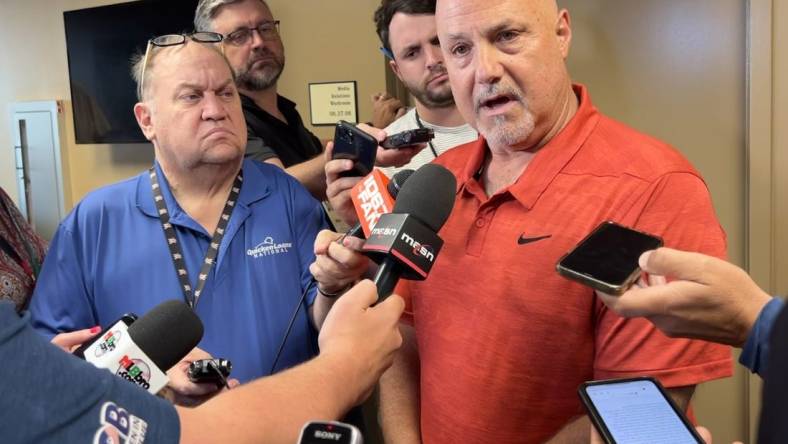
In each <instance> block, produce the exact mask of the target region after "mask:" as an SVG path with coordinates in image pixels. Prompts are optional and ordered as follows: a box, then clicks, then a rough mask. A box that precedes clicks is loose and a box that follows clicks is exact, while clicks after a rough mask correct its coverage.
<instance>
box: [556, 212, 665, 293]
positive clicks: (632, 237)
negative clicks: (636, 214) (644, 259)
mask: <svg viewBox="0 0 788 444" xmlns="http://www.w3.org/2000/svg"><path fill="white" fill-rule="evenodd" d="M661 246H662V239H661V238H659V237H657V236H654V235H651V234H648V233H643V232H641V231H637V230H633V229H632V228H628V227H625V226H623V225H619V224H617V223H615V222H612V221H606V222H602V224H600V225H599V226H598V227H597V228H596V229H594V231H592V232H591V234H589V235H588V236H586V238H585V239H583V240H582V241H580V243H579V244H577V246H575V248H574V249H573V250H572V251H570V252H569V253H567V254H566V255H564V256H563V257H562V258H561V259H560V260H559V261H558V263H557V264H556V270H557V271H558V273H559V274H560V275H562V276H564V277H566V278H568V279H572V280H574V281H577V282H580V283H581V284H584V285H587V286H589V287H591V288H594V289H596V290H599V291H601V292H603V293H608V294H613V295H620V294H622V293H623V292H625V291H626V290H627V289H628V288H629V286H630V285H632V284H633V283H634V282H635V281H636V280H637V279H638V278H639V277H640V266H639V265H638V259H639V258H640V255H641V254H643V253H644V252H646V251H648V250H653V249H655V248H659V247H661Z"/></svg>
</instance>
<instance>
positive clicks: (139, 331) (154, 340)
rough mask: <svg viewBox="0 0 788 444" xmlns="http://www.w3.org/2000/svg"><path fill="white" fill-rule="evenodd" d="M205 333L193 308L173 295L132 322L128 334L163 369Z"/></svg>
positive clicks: (179, 358) (179, 357) (184, 353)
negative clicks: (172, 297) (171, 298)
mask: <svg viewBox="0 0 788 444" xmlns="http://www.w3.org/2000/svg"><path fill="white" fill-rule="evenodd" d="M202 334H203V326H202V321H200V318H199V317H197V315H196V314H194V310H192V309H191V308H189V306H188V305H186V304H185V303H184V302H183V301H178V300H174V299H173V300H169V301H164V302H162V303H161V304H159V305H157V306H155V307H153V309H152V310H151V311H149V312H148V313H146V314H145V315H144V316H143V317H141V318H139V319H138V320H137V321H135V322H134V323H133V324H131V325H130V326H129V337H130V338H131V339H132V340H133V341H134V343H135V344H137V347H139V348H140V350H142V351H143V352H144V353H145V354H146V355H148V357H149V358H150V359H151V360H152V361H153V363H154V364H155V365H156V367H158V368H159V369H160V370H162V371H167V370H168V369H169V368H170V367H172V366H173V365H175V364H177V363H178V362H179V361H180V360H181V359H183V357H184V356H186V355H187V354H188V353H189V352H190V351H191V350H192V349H193V348H194V347H196V346H197V344H198V343H199V342H200V340H201V339H202Z"/></svg>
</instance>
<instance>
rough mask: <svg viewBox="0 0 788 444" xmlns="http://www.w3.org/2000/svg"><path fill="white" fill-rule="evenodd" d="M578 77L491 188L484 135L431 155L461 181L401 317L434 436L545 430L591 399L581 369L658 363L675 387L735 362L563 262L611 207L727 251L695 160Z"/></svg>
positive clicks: (640, 370) (524, 439)
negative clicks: (501, 181)
mask: <svg viewBox="0 0 788 444" xmlns="http://www.w3.org/2000/svg"><path fill="white" fill-rule="evenodd" d="M575 92H576V94H577V96H578V97H579V99H580V108H579V110H578V112H577V114H576V115H575V116H574V117H573V118H572V120H571V122H570V123H569V124H568V125H567V127H566V128H564V130H563V131H561V132H560V133H559V134H558V135H557V136H556V137H554V138H553V139H552V140H551V141H550V142H549V143H548V144H547V145H545V146H544V147H543V148H542V149H541V150H539V152H538V153H537V154H536V156H535V157H534V158H533V160H532V161H531V163H530V164H529V165H528V167H527V169H526V170H525V172H524V173H523V175H522V176H521V177H520V178H519V179H518V180H517V182H515V183H514V184H513V185H511V186H510V187H508V188H507V189H504V190H502V191H500V192H498V193H497V194H495V195H494V196H492V197H489V198H488V197H487V196H486V195H485V193H484V189H483V187H482V185H481V184H480V183H479V181H478V180H477V179H476V178H475V177H474V176H475V174H476V173H477V171H479V169H480V167H481V165H482V161H483V159H484V157H485V155H487V153H488V149H487V145H486V143H485V141H484V140H483V139H481V138H480V139H479V140H478V141H477V142H473V143H470V144H467V145H463V146H460V147H457V148H455V149H452V150H449V151H448V152H447V153H445V154H444V155H442V156H440V157H439V158H438V159H437V160H436V161H435V162H436V163H439V164H442V165H444V166H446V167H447V168H449V169H450V170H451V171H452V172H453V173H454V174H455V176H456V177H457V179H458V190H457V197H456V201H455V206H454V211H453V212H452V214H451V216H450V217H449V220H448V221H447V223H446V225H445V226H444V228H443V229H442V230H441V233H440V234H441V236H442V238H443V239H444V241H445V245H444V247H443V250H442V251H441V252H440V255H439V256H438V258H437V262H436V264H435V266H434V268H433V269H432V272H431V273H430V276H429V277H428V278H427V280H426V281H424V282H418V283H411V284H410V288H409V289H408V290H409V292H410V295H409V297H408V305H409V311H408V314H406V317H405V320H406V321H410V322H413V324H414V326H415V329H416V335H417V341H418V347H419V355H420V359H421V365H420V366H421V381H420V387H421V392H420V399H421V432H422V437H423V440H424V442H425V443H427V444H431V443H452V442H453V443H528V442H542V441H544V440H546V439H548V438H550V437H551V436H552V435H554V434H555V433H556V432H558V431H559V430H560V429H561V428H563V426H565V425H566V424H567V423H569V422H570V421H571V420H572V419H573V418H574V417H576V416H577V415H580V414H583V413H584V410H583V408H582V406H581V404H580V401H579V399H578V396H577V387H578V386H579V385H580V384H581V383H582V382H584V381H587V380H592V379H601V378H620V377H625V376H632V375H652V376H655V377H657V378H658V379H659V380H660V381H661V382H662V383H663V384H664V385H665V386H666V387H678V386H686V385H694V384H698V383H701V382H703V381H708V380H711V379H716V378H722V377H726V376H730V375H731V374H732V362H731V351H730V349H729V347H724V346H720V345H714V344H711V343H708V342H703V341H692V340H684V339H669V338H667V337H665V336H664V335H663V334H662V333H660V332H659V331H658V330H656V329H655V328H654V326H653V325H652V324H651V323H649V322H648V321H647V320H645V319H632V320H624V319H622V318H620V317H618V316H617V315H616V314H615V313H613V312H611V311H609V310H608V309H607V308H606V307H605V305H604V304H602V302H601V301H599V300H598V299H597V298H596V297H595V295H594V292H593V291H592V290H590V289H589V288H587V287H584V286H582V285H580V284H577V283H574V282H571V281H569V280H567V279H564V278H563V277H561V276H559V275H558V274H557V273H556V271H555V264H556V262H557V261H558V259H559V258H560V257H561V256H562V255H563V254H564V253H566V252H567V251H569V250H570V249H571V248H572V247H573V246H574V245H575V244H576V243H577V242H578V241H580V240H581V239H582V238H583V237H585V236H586V235H587V234H588V233H589V232H590V231H591V230H592V229H593V228H595V227H596V226H597V225H598V224H599V223H600V222H602V221H604V220H608V219H609V220H614V221H617V222H619V223H622V224H624V225H627V226H632V227H635V228H637V229H640V230H642V231H646V232H649V233H653V234H657V235H659V236H661V237H662V238H663V239H664V241H665V245H666V246H669V247H673V248H678V249H682V250H690V251H699V252H703V253H706V254H710V255H713V256H718V257H724V256H725V248H726V246H725V233H724V232H723V230H722V228H721V227H720V225H719V222H718V221H717V218H716V216H715V214H714V208H713V207H712V202H711V198H710V196H709V192H708V189H707V187H706V185H705V183H704V182H703V179H702V178H701V176H700V175H699V174H698V172H697V171H695V169H694V168H693V167H692V166H691V165H690V164H689V162H688V161H687V160H686V159H684V157H683V156H682V155H681V154H679V153H678V152H677V151H676V150H674V149H673V148H671V147H669V146H668V145H666V144H664V143H662V142H660V141H658V140H655V139H653V138H651V137H648V136H645V135H643V134H640V133H638V132H636V131H634V130H633V129H631V128H628V127H626V126H624V125H622V124H621V123H619V122H616V121H614V120H612V119H609V118H607V117H605V116H603V115H601V114H600V113H599V112H598V111H597V110H596V108H594V106H593V105H592V104H591V100H590V98H589V97H588V95H587V93H586V90H585V88H583V87H582V86H575ZM521 238H523V239H525V240H526V242H523V241H522V240H520V239H521ZM539 238H541V239H539ZM536 239H538V240H536ZM518 240H520V241H519V242H518ZM529 240H530V241H529Z"/></svg>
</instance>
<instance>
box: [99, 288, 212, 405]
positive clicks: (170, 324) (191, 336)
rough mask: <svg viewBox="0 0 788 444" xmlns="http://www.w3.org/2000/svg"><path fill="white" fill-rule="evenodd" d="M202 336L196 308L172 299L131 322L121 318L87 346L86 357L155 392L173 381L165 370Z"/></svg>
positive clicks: (193, 346)
mask: <svg viewBox="0 0 788 444" xmlns="http://www.w3.org/2000/svg"><path fill="white" fill-rule="evenodd" d="M124 318H125V317H124ZM202 335H203V326H202V321H200V318H198V317H197V315H196V314H194V311H192V309H190V308H189V307H188V306H187V305H186V304H185V303H183V302H182V301H176V300H169V301H165V302H162V303H161V304H159V305H157V306H156V307H154V308H153V309H152V310H151V311H149V312H148V313H147V314H145V316H143V317H142V318H140V319H138V320H136V321H133V323H131V324H130V325H129V324H127V321H126V320H124V319H121V320H120V321H118V322H116V323H115V324H113V325H111V326H110V327H108V328H107V329H106V330H105V331H104V332H103V333H102V334H101V335H100V336H99V338H98V340H96V341H94V342H93V343H91V344H90V345H89V346H87V347H86V348H85V349H84V359H85V360H86V361H88V362H90V363H92V364H93V365H95V366H96V367H99V368H105V369H107V370H109V371H111V372H112V373H114V374H116V375H117V376H120V377H122V378H124V379H126V380H128V381H130V382H132V383H134V384H136V385H138V386H140V387H141V388H143V389H145V390H147V391H148V392H150V393H153V394H155V393H158V392H159V390H161V389H162V388H164V387H165V386H166V385H167V383H168V382H169V379H168V377H167V375H166V374H165V371H166V370H167V369H169V368H171V367H173V366H174V365H175V364H176V363H178V361H180V360H181V358H183V357H184V356H186V355H187V353H189V352H190V351H191V350H192V349H194V348H195V347H196V346H197V344H198V343H199V342H200V340H201V339H202Z"/></svg>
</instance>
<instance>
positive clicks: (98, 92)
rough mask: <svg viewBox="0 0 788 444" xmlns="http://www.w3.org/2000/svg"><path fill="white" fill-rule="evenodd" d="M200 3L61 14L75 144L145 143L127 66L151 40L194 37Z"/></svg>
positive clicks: (158, 0)
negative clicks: (164, 36)
mask: <svg viewBox="0 0 788 444" xmlns="http://www.w3.org/2000/svg"><path fill="white" fill-rule="evenodd" d="M197 1H198V0H141V1H135V2H129V3H120V4H116V5H109V6H101V7H97V8H88V9H80V10H76V11H66V12H64V13H63V21H64V23H65V28H66V48H67V52H68V73H69V80H70V83H71V103H72V105H73V110H74V133H75V134H76V142H77V143H137V142H147V140H145V137H143V135H142V132H141V131H140V129H139V127H138V126H137V121H136V120H135V119H134V111H133V107H134V104H135V103H136V102H137V96H136V92H135V85H134V80H133V79H132V78H131V74H130V72H131V64H130V62H129V60H130V59H131V57H132V55H133V54H134V53H136V52H140V51H144V50H145V46H146V44H147V42H148V39H150V38H152V37H155V36H158V35H162V34H172V33H181V32H188V31H191V30H192V29H193V28H194V24H193V19H194V9H195V8H196V7H197Z"/></svg>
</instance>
